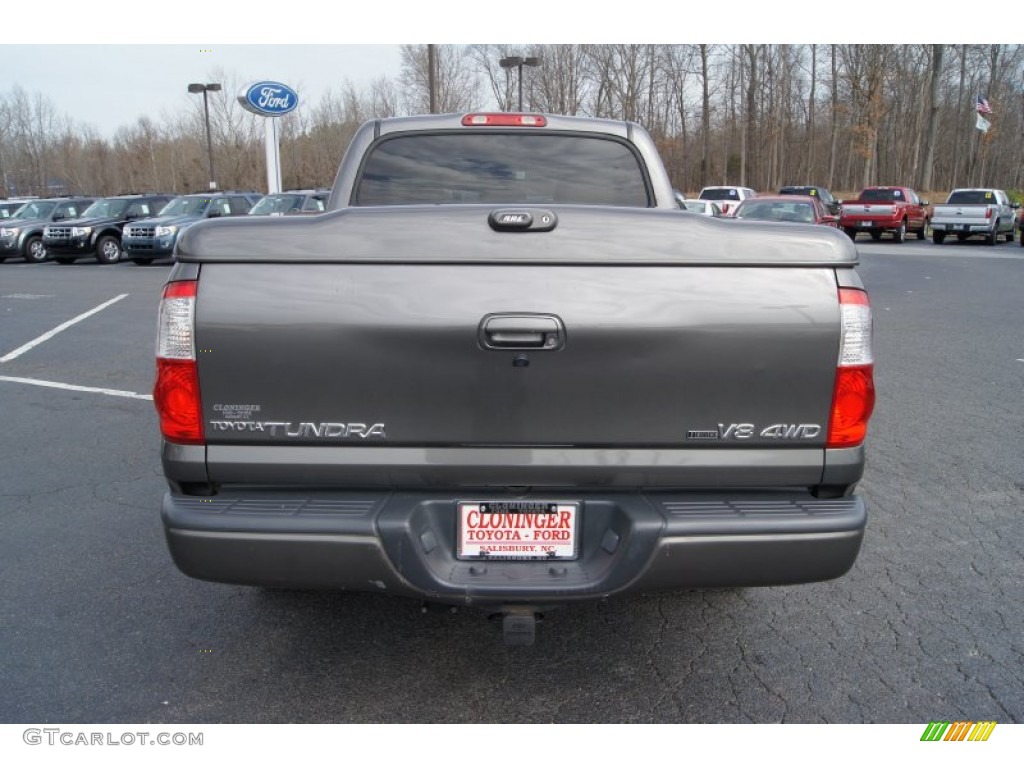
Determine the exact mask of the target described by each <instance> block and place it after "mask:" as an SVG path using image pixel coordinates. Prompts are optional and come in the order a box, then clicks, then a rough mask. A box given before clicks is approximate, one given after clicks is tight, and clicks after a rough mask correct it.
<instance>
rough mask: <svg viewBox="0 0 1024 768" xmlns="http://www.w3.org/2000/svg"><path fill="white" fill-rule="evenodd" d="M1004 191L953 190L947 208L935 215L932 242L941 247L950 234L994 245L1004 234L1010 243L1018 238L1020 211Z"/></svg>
mask: <svg viewBox="0 0 1024 768" xmlns="http://www.w3.org/2000/svg"><path fill="white" fill-rule="evenodd" d="M1018 207H1019V206H1018V205H1017V204H1016V203H1011V202H1010V198H1009V197H1007V195H1006V193H1005V192H1004V191H1003V190H1001V189H954V190H953V191H952V192H950V193H949V198H947V200H946V203H945V205H937V206H935V211H934V212H933V214H932V242H934V243H935V244H936V245H939V244H941V243H942V242H943V241H944V240H945V239H946V236H947V235H953V236H955V237H956V239H957V240H960V241H961V242H963V241H964V240H966V239H967V238H968V237H971V236H972V235H981V236H982V237H983V238H985V242H986V243H987V244H988V245H995V244H996V243H997V242H999V236H1000V235H1002V236H1003V238H1004V239H1005V240H1006V241H1007V242H1011V243H1012V242H1013V241H1014V240H1016V239H1017V208H1018Z"/></svg>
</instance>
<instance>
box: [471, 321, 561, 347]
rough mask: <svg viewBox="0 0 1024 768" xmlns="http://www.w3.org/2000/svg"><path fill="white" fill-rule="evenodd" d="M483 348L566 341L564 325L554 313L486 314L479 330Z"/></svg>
mask: <svg viewBox="0 0 1024 768" xmlns="http://www.w3.org/2000/svg"><path fill="white" fill-rule="evenodd" d="M478 337H479V340H480V346H482V347H483V348H484V349H543V350H549V351H553V350H556V349H561V348H562V347H563V346H564V344H565V326H564V324H563V323H562V321H561V319H560V318H558V317H555V316H554V315H506V314H500V315H487V316H486V317H485V318H484V319H483V320H481V321H480V330H479V334H478Z"/></svg>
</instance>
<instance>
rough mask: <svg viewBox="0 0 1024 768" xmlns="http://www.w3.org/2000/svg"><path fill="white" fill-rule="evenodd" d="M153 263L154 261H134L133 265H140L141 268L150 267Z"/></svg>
mask: <svg viewBox="0 0 1024 768" xmlns="http://www.w3.org/2000/svg"><path fill="white" fill-rule="evenodd" d="M152 263H153V260H152V259H132V264H138V265H139V266H140V267H148V266H149V265H150V264H152Z"/></svg>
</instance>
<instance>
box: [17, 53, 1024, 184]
mask: <svg viewBox="0 0 1024 768" xmlns="http://www.w3.org/2000/svg"><path fill="white" fill-rule="evenodd" d="M508 56H529V57H535V58H537V59H539V63H538V64H537V65H536V66H527V67H522V68H521V71H522V76H523V83H522V94H523V108H524V110H527V111H536V112H549V113H556V114H565V115H587V116H596V117H607V118H616V119H624V120H632V121H635V122H638V123H640V124H641V125H643V126H644V127H645V128H646V129H647V130H648V131H649V132H650V133H651V134H652V135H653V137H654V139H655V141H656V142H657V144H658V147H659V149H660V151H661V154H662V157H663V159H664V161H665V164H666V166H667V167H668V170H669V174H670V176H671V178H672V180H673V183H674V184H675V186H676V187H677V188H679V189H681V190H683V191H690V192H692V191H695V190H697V189H699V188H700V187H702V186H706V185H709V184H739V185H743V186H749V187H753V188H755V189H758V190H771V189H777V188H778V187H779V186H782V185H784V184H819V185H823V186H827V187H829V188H831V189H833V190H846V191H847V192H849V191H856V190H858V189H860V188H861V187H862V186H868V185H872V184H899V185H907V186H912V187H915V188H916V189H918V190H919V191H921V192H924V193H929V192H932V191H936V190H939V191H941V190H948V189H951V188H953V187H958V186H994V187H1001V188H1005V189H1020V188H1021V187H1022V186H1024V179H1022V160H1024V157H1022V153H1024V141H1022V139H1024V71H1022V56H1024V54H1022V46H1019V45H769V44H764V45H747V44H744V45H697V44H694V45H689V44H688V45H653V44H639V45H636V44H631V45H608V44H592V45H528V44H524V45H505V44H502V45H470V46H451V45H436V46H427V45H405V46H402V48H401V57H402V62H401V65H402V66H401V72H400V75H399V76H398V77H397V78H395V79H389V78H386V77H382V78H379V79H378V80H376V81H374V82H372V83H370V84H369V85H367V86H364V87H361V88H357V87H355V86H354V85H352V84H351V83H348V82H345V83H342V84H340V86H339V88H338V89H337V90H332V91H329V92H327V93H326V94H324V95H323V96H322V97H321V98H320V99H319V100H318V101H315V102H309V101H301V102H300V106H299V108H298V109H297V110H296V111H295V112H293V113H291V114H289V115H286V116H284V117H282V118H279V127H280V130H279V134H280V137H281V165H282V168H281V171H282V183H283V185H284V187H285V188H302V187H329V186H330V185H331V184H332V183H333V180H334V174H335V171H336V169H337V166H338V163H339V161H340V159H341V155H342V154H343V152H344V150H345V148H346V146H347V145H348V142H349V140H350V139H351V137H352V135H353V134H354V132H355V130H356V129H357V128H358V126H359V125H361V124H362V123H363V122H365V121H366V120H369V119H372V118H375V117H389V116H395V115H403V114H417V113H423V112H427V111H429V109H430V105H431V103H434V104H435V106H436V110H437V111H438V112H467V111H473V110H493V109H497V110H501V111H512V110H515V109H517V108H518V99H519V89H520V84H519V82H518V80H517V78H518V75H519V72H520V69H519V68H517V67H502V66H500V64H499V62H500V61H501V59H503V58H505V57H508ZM209 81H210V82H221V83H223V85H224V87H223V89H222V90H221V91H219V92H214V93H210V94H209V96H210V102H209V106H210V121H211V130H212V137H213V152H214V164H215V170H216V179H217V182H218V186H219V187H220V188H221V189H251V190H261V189H265V179H266V171H265V168H264V150H263V126H262V120H263V119H262V118H259V117H256V116H255V115H252V114H250V113H248V112H246V111H244V110H243V109H242V108H241V107H240V105H239V104H238V103H237V101H236V99H235V97H234V95H233V94H235V93H237V92H238V90H239V87H240V86H241V84H242V83H241V81H240V79H239V78H238V76H236V75H233V74H231V73H228V72H224V71H214V72H213V73H211V75H210V80H209ZM979 96H982V97H984V98H985V99H986V100H987V102H988V104H989V105H990V106H991V109H992V112H991V114H987V115H985V117H986V118H987V120H988V121H989V122H990V127H989V129H988V130H987V132H982V131H980V130H978V129H977V128H976V119H977V114H976V107H977V100H978V97H979ZM182 98H187V97H185V96H183V97H182ZM300 98H301V94H300ZM206 147H207V145H206V133H205V124H204V117H203V109H202V104H201V101H200V100H198V99H194V98H193V99H191V100H190V101H189V103H188V108H187V109H185V110H184V111H181V112H176V113H173V114H170V113H167V114H163V115H161V116H159V117H158V118H157V117H154V116H149V117H143V118H140V119H138V120H137V121H136V122H135V123H133V124H131V125H125V126H123V127H121V128H119V129H118V130H117V131H116V132H115V133H114V134H113V136H110V137H107V136H103V135H101V134H100V133H99V131H97V129H96V128H95V127H93V126H90V125H86V124H82V123H80V122H77V121H76V120H75V119H74V117H73V116H69V115H66V114H62V113H61V112H60V110H59V107H58V106H57V105H55V104H54V103H53V101H52V100H51V99H50V98H49V97H48V96H47V95H46V94H44V93H30V92H26V91H25V90H23V89H22V88H20V87H19V86H14V87H13V88H12V89H11V90H10V91H9V92H7V93H3V94H0V193H2V196H4V197H11V196H15V195H28V194H32V195H46V194H62V193H87V194H97V195H106V194H116V193H120V192H127V191H164V192H174V193H185V192H196V191H205V190H206V189H207V188H208V171H207V160H206V152H207V148H206Z"/></svg>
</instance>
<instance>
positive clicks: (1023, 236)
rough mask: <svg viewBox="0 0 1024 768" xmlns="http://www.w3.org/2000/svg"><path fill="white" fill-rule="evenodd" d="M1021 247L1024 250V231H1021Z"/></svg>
mask: <svg viewBox="0 0 1024 768" xmlns="http://www.w3.org/2000/svg"><path fill="white" fill-rule="evenodd" d="M1020 247H1021V248H1024V229H1022V230H1021V231H1020Z"/></svg>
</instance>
